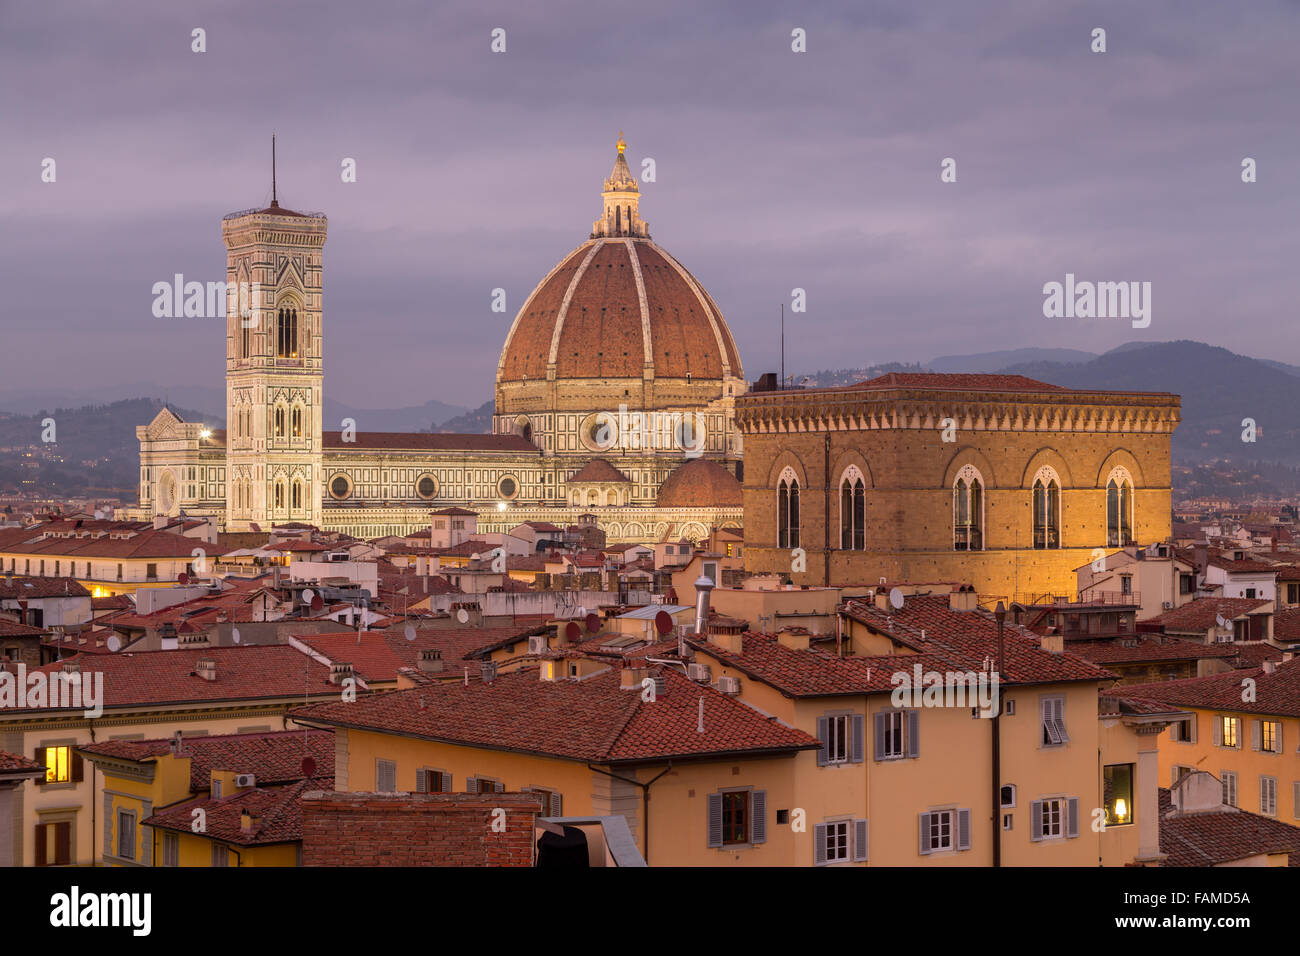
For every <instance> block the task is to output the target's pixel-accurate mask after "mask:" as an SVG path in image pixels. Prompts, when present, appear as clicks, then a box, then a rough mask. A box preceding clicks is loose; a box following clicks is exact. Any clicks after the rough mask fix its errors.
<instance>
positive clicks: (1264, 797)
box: [1259, 777, 1268, 814]
mask: <svg viewBox="0 0 1300 956" xmlns="http://www.w3.org/2000/svg"><path fill="white" fill-rule="evenodd" d="M1259 812H1260V813H1263V814H1267V813H1268V777H1260V778H1259Z"/></svg>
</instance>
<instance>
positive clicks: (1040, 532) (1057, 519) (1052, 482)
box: [1033, 468, 1061, 549]
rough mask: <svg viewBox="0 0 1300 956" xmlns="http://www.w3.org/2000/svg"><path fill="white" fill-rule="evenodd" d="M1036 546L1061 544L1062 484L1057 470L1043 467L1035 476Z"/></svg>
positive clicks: (1046, 546) (1057, 545) (1049, 546)
mask: <svg viewBox="0 0 1300 956" xmlns="http://www.w3.org/2000/svg"><path fill="white" fill-rule="evenodd" d="M1033 509H1034V547H1035V548H1039V549H1042V548H1059V547H1060V546H1061V484H1060V480H1059V479H1058V478H1057V476H1056V472H1055V471H1053V470H1052V469H1050V468H1043V469H1041V470H1040V471H1039V472H1038V474H1037V475H1036V476H1035V478H1034V490H1033Z"/></svg>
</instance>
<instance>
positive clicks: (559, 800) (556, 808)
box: [551, 793, 564, 817]
mask: <svg viewBox="0 0 1300 956" xmlns="http://www.w3.org/2000/svg"><path fill="white" fill-rule="evenodd" d="M551 816H553V817H562V816H564V798H563V797H561V796H560V795H559V794H558V793H552V794H551Z"/></svg>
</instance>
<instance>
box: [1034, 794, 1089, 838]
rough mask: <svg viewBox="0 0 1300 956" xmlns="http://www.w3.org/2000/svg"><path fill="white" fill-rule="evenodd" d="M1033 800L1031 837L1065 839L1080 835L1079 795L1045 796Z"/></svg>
mask: <svg viewBox="0 0 1300 956" xmlns="http://www.w3.org/2000/svg"><path fill="white" fill-rule="evenodd" d="M1032 802H1033V806H1032V807H1030V811H1029V815H1030V821H1031V826H1032V828H1033V831H1032V833H1031V834H1030V839H1032V840H1035V841H1038V840H1063V839H1066V838H1069V839H1073V838H1075V837H1077V836H1078V835H1079V798H1078V797H1044V798H1043V799H1041V800H1034V801H1032Z"/></svg>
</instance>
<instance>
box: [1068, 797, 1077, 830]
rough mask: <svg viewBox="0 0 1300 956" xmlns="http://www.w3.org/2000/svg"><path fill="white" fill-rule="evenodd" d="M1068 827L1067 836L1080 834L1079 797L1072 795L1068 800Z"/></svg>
mask: <svg viewBox="0 0 1300 956" xmlns="http://www.w3.org/2000/svg"><path fill="white" fill-rule="evenodd" d="M1065 803H1066V829H1065V835H1066V836H1067V837H1077V836H1078V835H1079V798H1078V797H1071V798H1070V799H1069V800H1067V801H1066V802H1065Z"/></svg>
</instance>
